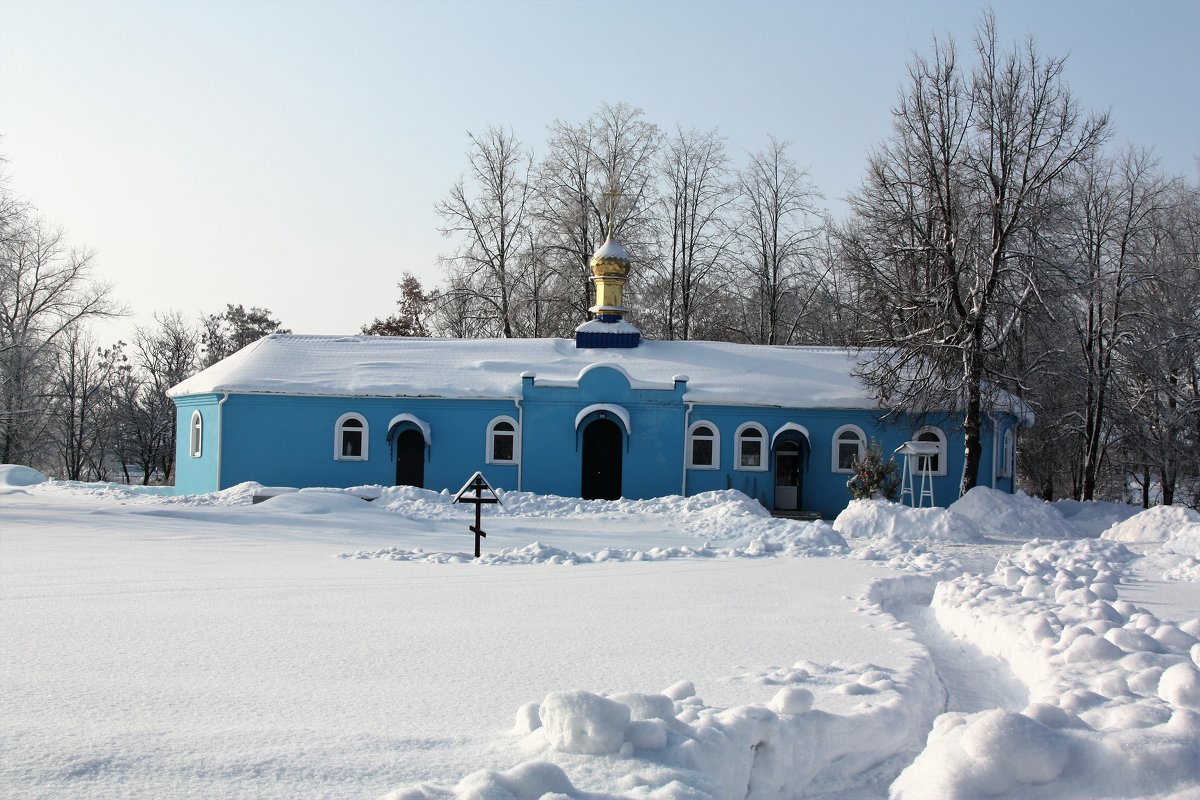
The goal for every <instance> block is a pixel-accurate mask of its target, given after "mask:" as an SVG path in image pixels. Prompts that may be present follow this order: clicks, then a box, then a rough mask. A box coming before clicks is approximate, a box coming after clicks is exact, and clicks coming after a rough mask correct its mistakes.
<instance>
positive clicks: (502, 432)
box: [487, 417, 518, 464]
mask: <svg viewBox="0 0 1200 800" xmlns="http://www.w3.org/2000/svg"><path fill="white" fill-rule="evenodd" d="M517 461H518V458H517V421H516V420H515V419H513V418H512V417H496V418H495V419H494V420H492V421H491V422H490V423H488V429H487V463H489V464H516V463H517Z"/></svg>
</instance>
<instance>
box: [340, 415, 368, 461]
mask: <svg viewBox="0 0 1200 800" xmlns="http://www.w3.org/2000/svg"><path fill="white" fill-rule="evenodd" d="M367 430H368V428H367V421H366V420H365V419H363V417H362V415H361V414H354V413H350V414H342V415H341V416H340V417H338V421H337V426H336V427H335V428H334V433H333V457H334V459H336V460H338V461H366V460H367Z"/></svg>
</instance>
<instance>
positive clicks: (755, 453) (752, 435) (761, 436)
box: [734, 422, 767, 471]
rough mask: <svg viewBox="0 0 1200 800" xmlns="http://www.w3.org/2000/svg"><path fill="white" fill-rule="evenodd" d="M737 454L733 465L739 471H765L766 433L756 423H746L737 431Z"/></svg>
mask: <svg viewBox="0 0 1200 800" xmlns="http://www.w3.org/2000/svg"><path fill="white" fill-rule="evenodd" d="M735 441H736V443H737V448H736V449H737V452H736V453H735V454H734V463H735V464H736V465H737V469H741V470H752V471H753V470H759V471H761V470H765V469H766V468H767V459H766V449H767V431H766V429H765V428H763V426H761V425H759V424H758V423H757V422H747V423H746V424H745V425H742V426H741V427H740V428H738V429H737V436H736V439H735Z"/></svg>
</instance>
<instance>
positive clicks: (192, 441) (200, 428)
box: [188, 410, 204, 458]
mask: <svg viewBox="0 0 1200 800" xmlns="http://www.w3.org/2000/svg"><path fill="white" fill-rule="evenodd" d="M188 431H189V435H188V452H189V453H191V455H192V458H199V457H200V455H201V454H202V453H203V452H204V417H202V416H200V412H199V410H197V411H193V412H192V421H191V424H190V425H188Z"/></svg>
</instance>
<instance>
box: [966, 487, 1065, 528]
mask: <svg viewBox="0 0 1200 800" xmlns="http://www.w3.org/2000/svg"><path fill="white" fill-rule="evenodd" d="M949 510H950V511H952V512H953V513H955V514H959V515H961V516H964V517H967V518H968V519H970V520H971V521H972V522H974V523H975V525H976V526H977V527H978V528H979V530H980V531H982V532H983V533H984V535H987V536H1012V535H1019V536H1021V537H1023V538H1027V539H1032V538H1042V539H1073V538H1077V537H1080V536H1083V535H1084V534H1083V531H1081V530H1080V529H1079V528H1077V527H1075V526H1074V525H1073V524H1071V523H1070V522H1068V521H1067V520H1066V519H1065V518H1064V517H1063V515H1062V513H1061V512H1059V511H1058V509H1056V508H1055V507H1054V506H1053V505H1052V504H1050V503H1047V502H1045V501H1042V500H1037V499H1034V498H1032V497H1029V496H1028V495H1026V494H1020V493H1018V494H1008V493H1007V492H1000V491H997V490H995V489H989V488H987V487H986V486H976V487H975V488H974V489H972V490H971V491H969V492H967V493H966V494H965V495H963V496H962V497H960V498H959V499H958V500H955V501H954V502H953V503H951V504H950V508H949Z"/></svg>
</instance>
